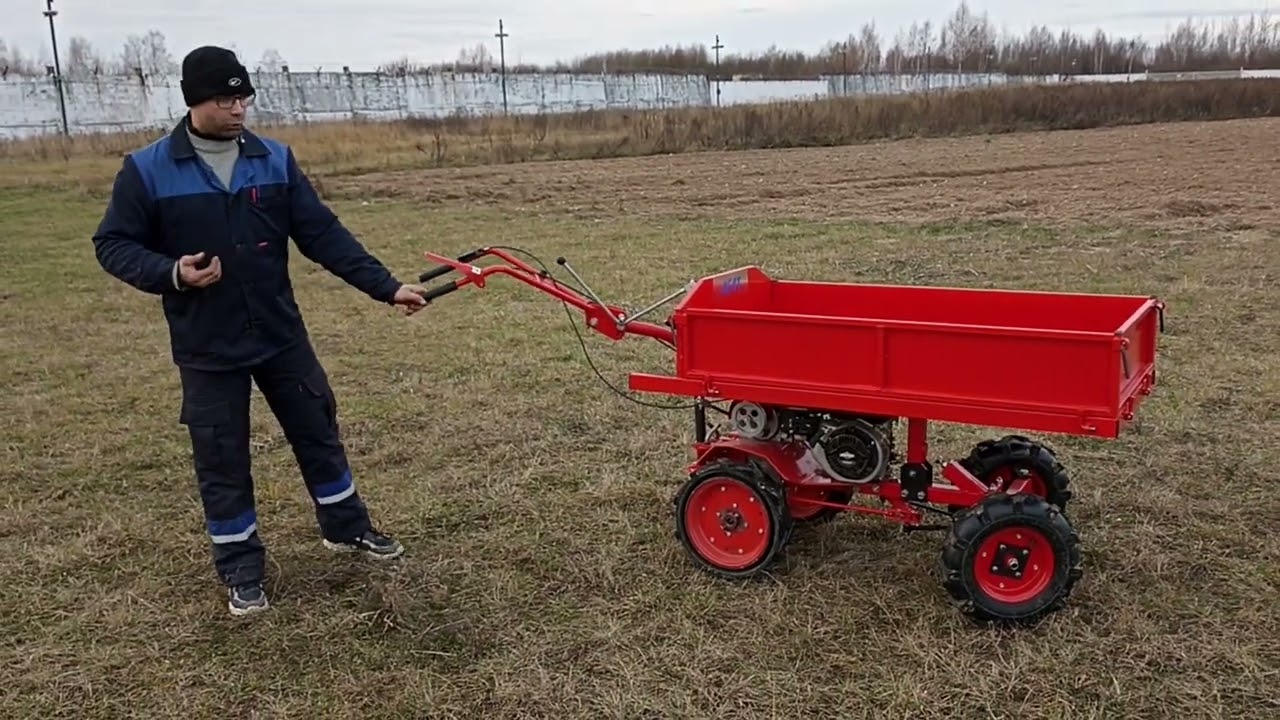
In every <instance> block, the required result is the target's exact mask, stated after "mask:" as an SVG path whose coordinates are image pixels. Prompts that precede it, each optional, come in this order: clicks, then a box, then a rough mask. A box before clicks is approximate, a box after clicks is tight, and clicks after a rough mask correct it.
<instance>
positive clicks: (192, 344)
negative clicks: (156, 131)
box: [93, 118, 400, 370]
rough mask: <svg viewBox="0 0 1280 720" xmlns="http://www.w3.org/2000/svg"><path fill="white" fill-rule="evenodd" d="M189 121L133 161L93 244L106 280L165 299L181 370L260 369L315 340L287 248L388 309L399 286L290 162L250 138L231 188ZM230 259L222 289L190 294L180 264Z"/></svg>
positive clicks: (277, 146) (276, 147) (120, 177)
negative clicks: (202, 153)
mask: <svg viewBox="0 0 1280 720" xmlns="http://www.w3.org/2000/svg"><path fill="white" fill-rule="evenodd" d="M186 122H187V119H186V118H184V119H183V121H182V122H181V123H179V124H178V125H177V127H175V128H174V129H173V131H172V132H171V133H169V134H168V135H166V136H165V137H163V138H161V139H159V140H157V141H156V142H154V143H152V144H151V145H149V146H147V147H145V148H142V149H140V150H137V151H136V152H133V153H131V154H129V155H127V156H126V157H125V159H124V162H123V165H122V167H121V168H120V170H119V172H118V173H117V175H116V178H115V184H114V187H113V189H112V192H111V201H110V203H109V204H108V205H107V209H106V212H105V213H104V215H103V218H102V222H101V224H100V225H99V226H98V229H97V232H96V233H95V234H94V236H93V244H94V249H95V253H96V255H97V258H98V262H99V263H100V264H101V265H102V267H103V269H104V270H106V271H107V272H108V273H110V274H111V275H113V276H115V277H116V278H119V279H120V280H122V281H124V282H127V283H129V284H130V285H132V286H134V287H136V288H138V289H139V290H142V291H144V292H148V293H152V294H155V295H158V296H160V298H161V305H162V307H163V309H164V315H165V319H166V321H167V323H168V326H169V337H170V343H171V351H172V354H173V359H174V362H176V363H177V364H179V365H182V366H187V367H192V368H197V369H204V370H224V369H233V368H240V367H247V366H251V365H253V364H255V363H258V362H260V361H262V360H264V359H266V358H268V357H270V356H272V355H273V354H275V353H277V352H280V351H281V350H283V349H285V348H288V347H290V346H291V345H293V344H294V343H296V342H298V341H300V340H302V339H304V338H305V337H306V329H305V327H304V324H303V321H302V315H301V312H300V311H299V310H298V305H297V303H296V302H295V300H294V295H293V287H292V284H291V282H290V279H289V268H288V258H289V246H288V241H289V238H290V237H292V238H293V240H294V242H295V243H296V244H297V246H298V249H299V251H300V252H301V253H302V255H303V256H305V257H306V258H308V259H310V260H312V261H313V262H316V263H318V264H320V265H321V266H323V267H324V268H325V269H327V270H329V271H330V272H332V273H333V274H334V275H336V276H338V277H340V278H342V279H343V280H345V281H346V282H347V283H349V284H350V285H352V286H353V287H355V288H357V289H359V290H360V291H362V292H364V293H365V294H366V295H368V296H369V297H371V298H373V299H374V300H377V301H379V302H387V303H389V302H391V301H392V298H393V297H394V296H395V293H396V291H397V290H398V289H399V288H400V282H399V281H398V280H397V279H396V278H395V277H394V276H393V275H392V274H391V272H390V271H388V270H387V268H386V267H384V266H383V265H382V263H380V262H379V261H378V260H377V259H376V258H374V257H373V256H372V255H371V254H369V253H368V252H367V251H366V250H365V248H364V246H363V245H361V244H360V242H359V241H358V240H357V239H356V238H355V237H354V236H353V235H352V234H351V233H350V232H349V231H348V230H347V228H345V227H344V226H343V225H342V223H341V222H339V220H338V218H337V216H336V215H335V214H334V213H333V212H332V211H331V210H330V209H329V208H328V207H327V206H326V205H325V204H324V203H323V202H322V201H321V199H320V198H319V196H318V195H317V194H316V191H315V189H314V188H313V187H312V185H311V182H310V181H309V180H308V179H307V177H306V175H305V174H304V173H303V172H302V170H300V169H299V167H298V165H297V162H296V160H295V159H294V155H293V150H292V149H291V148H290V147H289V146H287V145H285V144H283V143H280V142H277V141H275V140H271V139H268V138H263V137H260V136H257V135H255V134H253V133H251V132H249V131H247V130H246V131H244V132H243V134H242V135H241V138H240V140H239V144H240V157H239V159H238V160H237V161H236V165H235V171H234V175H233V177H232V178H231V187H226V186H224V185H223V184H222V182H221V181H220V180H219V178H218V177H217V175H215V174H214V172H213V170H212V169H211V168H210V167H209V166H208V165H207V164H206V163H205V162H204V161H203V160H202V159H201V158H200V157H199V156H198V155H196V152H195V149H194V148H193V147H192V145H191V139H190V138H189V137H188V136H187V131H186ZM200 252H203V253H205V257H206V259H212V257H213V256H217V257H219V258H221V262H222V279H221V280H219V281H218V282H216V283H214V284H213V285H210V286H208V287H205V288H191V287H182V284H181V283H180V282H179V281H178V279H177V272H176V264H177V260H178V258H179V257H181V256H183V255H194V254H196V253H200Z"/></svg>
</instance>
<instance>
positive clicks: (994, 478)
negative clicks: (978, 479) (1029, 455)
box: [987, 465, 1049, 497]
mask: <svg viewBox="0 0 1280 720" xmlns="http://www.w3.org/2000/svg"><path fill="white" fill-rule="evenodd" d="M1026 472H1027V474H1026V475H1025V476H1022V477H1018V475H1017V474H1016V473H1015V472H1014V470H1013V468H1011V467H1009V466H1007V465H1006V466H1004V467H1001V468H1000V469H998V470H996V471H995V472H993V473H991V480H990V482H988V483H987V484H988V485H989V486H990V487H991V489H992V490H996V491H1003V492H1007V493H1010V494H1016V493H1026V494H1028V495H1037V496H1039V497H1047V496H1048V495H1049V489H1048V488H1047V487H1045V484H1044V478H1042V477H1040V473H1038V472H1036V471H1035V470H1032V469H1030V468H1028V469H1027V471H1026Z"/></svg>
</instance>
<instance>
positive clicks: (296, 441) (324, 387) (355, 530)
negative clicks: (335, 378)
mask: <svg viewBox="0 0 1280 720" xmlns="http://www.w3.org/2000/svg"><path fill="white" fill-rule="evenodd" d="M254 380H255V381H256V382H257V384H258V387H259V388H260V389H261V390H262V394H263V396H265V397H266V399H267V403H268V404H269V405H270V406H271V411H272V413H274V414H275V416H276V419H277V420H278V421H279V422H280V427H281V428H283V430H284V435H285V438H286V439H287V440H288V441H289V445H290V447H291V448H292V449H293V455H294V458H295V459H296V460H297V463H298V468H299V470H300V471H301V472H302V480H303V482H304V483H305V484H306V487H307V491H308V493H309V494H310V496H311V499H312V501H313V503H314V504H315V513H316V520H317V522H318V524H319V526H320V532H321V533H322V534H323V535H324V536H325V537H326V538H329V539H330V540H347V539H350V538H354V537H356V536H358V535H360V534H361V533H363V532H364V531H365V530H366V529H368V528H369V513H368V511H367V509H366V508H365V505H364V502H363V501H362V500H361V499H360V493H359V492H357V491H356V486H355V483H354V481H353V479H352V473H351V466H350V465H349V464H348V462H347V453H346V448H345V447H344V446H343V444H342V438H341V435H340V431H339V427H338V403H337V400H336V399H335V398H334V394H333V389H332V388H331V387H330V386H329V378H328V376H327V374H326V373H325V371H324V368H323V367H322V366H321V365H320V362H319V361H318V360H317V359H316V356H315V352H314V351H313V350H312V348H311V345H310V344H309V343H306V342H303V343H299V344H298V345H297V346H295V347H293V348H291V349H289V350H287V351H285V352H283V353H281V354H280V355H277V356H276V357H274V358H272V359H271V360H268V361H267V362H266V363H264V364H263V365H262V366H260V367H258V368H256V369H255V370H254Z"/></svg>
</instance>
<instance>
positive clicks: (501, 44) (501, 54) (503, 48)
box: [494, 18, 509, 115]
mask: <svg viewBox="0 0 1280 720" xmlns="http://www.w3.org/2000/svg"><path fill="white" fill-rule="evenodd" d="M494 37H496V38H498V58H499V60H498V62H499V63H501V67H502V114H503V115H506V114H507V42H506V41H507V38H508V37H509V35H508V33H507V32H505V31H504V30H503V29H502V18H498V32H497V34H495V35H494Z"/></svg>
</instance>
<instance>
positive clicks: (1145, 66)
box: [544, 3, 1280, 78]
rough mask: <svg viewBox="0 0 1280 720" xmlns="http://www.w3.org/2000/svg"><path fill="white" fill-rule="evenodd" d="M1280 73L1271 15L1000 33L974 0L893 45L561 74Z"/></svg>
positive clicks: (664, 52)
mask: <svg viewBox="0 0 1280 720" xmlns="http://www.w3.org/2000/svg"><path fill="white" fill-rule="evenodd" d="M1277 67H1280V21H1277V20H1276V19H1273V18H1272V17H1270V15H1269V14H1267V13H1261V14H1253V15H1250V16H1248V17H1247V18H1239V17H1236V18H1231V19H1228V20H1225V21H1222V22H1217V23H1214V22H1197V21H1195V20H1191V19H1188V20H1185V21H1183V22H1182V23H1181V24H1179V25H1178V26H1177V27H1176V28H1175V29H1174V30H1173V31H1172V32H1171V33H1170V34H1169V35H1168V36H1167V37H1166V38H1165V39H1164V40H1162V41H1159V42H1152V41H1150V40H1146V39H1144V38H1142V37H1137V36H1135V37H1123V36H1113V35H1108V34H1107V33H1106V32H1104V31H1103V30H1101V29H1098V30H1095V31H1093V32H1092V34H1079V33H1076V32H1070V31H1062V32H1059V33H1054V32H1052V31H1050V30H1049V29H1048V28H1047V27H1044V26H1040V27H1036V28H1033V29H1031V30H1030V31H1029V32H1027V33H1026V34H1024V35H1014V34H1010V33H1001V32H1000V31H998V30H997V29H996V26H995V24H994V23H993V22H992V21H991V19H990V18H989V16H988V15H987V13H985V12H983V13H975V12H973V11H972V10H970V9H969V7H968V5H967V4H966V3H961V5H960V6H959V7H958V8H957V9H956V10H955V12H954V13H952V14H951V15H950V16H949V17H947V18H946V19H945V20H944V21H943V22H941V23H935V22H934V21H930V20H926V21H923V22H915V23H912V24H911V26H910V27H908V28H905V29H903V30H902V31H901V32H899V33H898V34H897V35H895V36H894V37H893V38H892V39H887V38H884V37H882V35H881V33H880V31H879V29H878V28H877V27H876V25H875V23H874V22H868V23H866V24H865V25H863V26H862V28H861V29H860V30H859V31H858V32H857V33H853V34H850V35H849V36H847V37H845V38H843V39H840V40H834V41H831V42H829V43H827V44H826V45H825V46H824V47H822V48H821V49H820V50H819V51H818V52H816V53H805V52H801V51H798V50H784V49H781V48H777V47H771V48H769V49H768V50H765V51H764V52H757V53H733V52H728V53H726V52H725V51H723V50H722V51H721V55H720V58H719V65H718V69H717V64H716V57H715V53H714V51H713V50H712V49H711V48H709V47H708V46H706V45H690V46H682V47H681V46H677V47H665V48H661V49H656V50H617V51H614V52H608V53H600V54H595V55H587V56H583V57H579V58H576V59H574V60H571V61H567V62H560V63H556V64H554V65H552V66H550V67H549V68H545V69H544V70H557V71H562V72H585V73H599V72H653V71H661V70H667V71H673V72H694V73H706V74H709V75H713V74H718V75H719V76H721V77H755V78H804V77H814V76H818V75H824V74H839V73H894V74H902V73H924V72H996V73H1005V74H1009V75H1054V74H1057V75H1074V74H1089V75H1095V74H1115V73H1127V72H1194V71H1214V70H1238V69H1241V68H1254V69H1256V68H1277Z"/></svg>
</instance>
